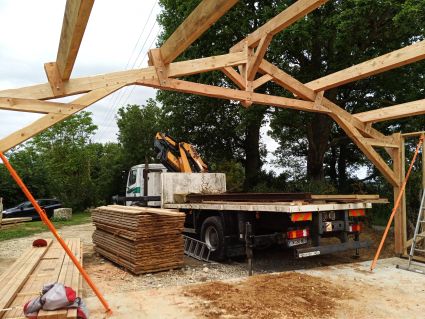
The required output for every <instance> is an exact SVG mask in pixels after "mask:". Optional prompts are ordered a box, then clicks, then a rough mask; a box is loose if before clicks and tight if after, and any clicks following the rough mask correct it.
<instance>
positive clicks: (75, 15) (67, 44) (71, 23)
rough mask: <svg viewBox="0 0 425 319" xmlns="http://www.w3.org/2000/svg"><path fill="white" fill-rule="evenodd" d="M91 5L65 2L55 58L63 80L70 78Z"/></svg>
mask: <svg viewBox="0 0 425 319" xmlns="http://www.w3.org/2000/svg"><path fill="white" fill-rule="evenodd" d="M93 4H94V0H67V1H66V7H65V14H64V17H63V23H62V32H61V37H60V41H59V48H58V54H57V57H56V63H57V68H58V70H59V73H60V74H61V78H62V79H63V80H68V79H69V78H70V76H71V72H72V69H73V68H74V63H75V60H76V59H77V54H78V50H79V49H80V44H81V41H82V40H83V35H84V31H85V30H86V26H87V23H88V21H89V17H90V13H91V10H92V8H93Z"/></svg>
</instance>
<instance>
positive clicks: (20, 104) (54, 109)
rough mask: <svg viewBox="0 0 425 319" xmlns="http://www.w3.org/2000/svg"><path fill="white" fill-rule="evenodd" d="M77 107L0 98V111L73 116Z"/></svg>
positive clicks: (65, 104)
mask: <svg viewBox="0 0 425 319" xmlns="http://www.w3.org/2000/svg"><path fill="white" fill-rule="evenodd" d="M77 107H79V106H78V105H73V104H68V103H57V102H46V101H39V100H32V99H19V98H5V97H0V109H1V110H8V111H20V112H32V113H41V114H48V113H56V114H73V112H74V110H75V108H77Z"/></svg>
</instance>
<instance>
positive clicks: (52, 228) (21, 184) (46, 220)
mask: <svg viewBox="0 0 425 319" xmlns="http://www.w3.org/2000/svg"><path fill="white" fill-rule="evenodd" d="M0 158H1V160H2V161H3V163H4V165H5V166H6V168H7V169H8V171H9V172H10V175H12V178H13V179H14V180H15V182H16V183H17V184H18V185H19V187H20V188H21V189H22V191H23V192H24V194H25V196H26V197H27V198H28V200H29V201H30V202H31V204H32V205H33V206H34V208H35V209H36V211H37V212H38V214H39V215H40V218H41V220H42V221H43V222H44V223H45V224H46V225H47V227H48V228H49V230H50V231H51V232H52V234H53V236H55V238H56V239H57V240H58V242H59V244H60V245H61V246H62V247H63V249H64V250H65V252H66V254H67V255H68V256H69V258H71V260H72V262H73V263H74V265H75V266H76V267H77V268H78V270H79V271H80V273H81V275H82V276H83V277H84V279H85V281H86V282H87V284H88V285H89V286H90V288H91V289H93V291H94V293H95V294H96V296H97V297H98V298H99V300H100V302H101V303H102V305H103V306H104V307H105V309H106V312H107V313H108V314H112V310H111V308H110V307H109V305H108V303H107V301H106V300H105V298H103V296H102V294H101V293H100V291H99V290H98V289H97V287H96V285H95V284H94V283H93V281H92V280H91V279H90V277H89V275H88V274H87V272H86V271H85V270H84V268H83V266H81V264H80V263H79V261H78V259H77V258H76V257H75V256H74V254H73V253H72V251H71V250H70V249H69V247H68V246H67V245H66V244H65V242H64V241H63V239H62V238H61V237H60V235H59V234H58V232H57V230H56V228H55V226H54V225H53V224H52V223H51V221H50V220H49V218H48V217H47V215H46V213H45V212H44V211H43V209H42V208H41V207H40V205H38V203H37V201H36V200H35V199H34V197H33V196H32V194H31V193H30V191H29V190H28V188H27V187H26V186H25V184H24V182H23V181H22V180H21V178H20V177H19V175H18V173H16V171H15V170H14V168H13V167H12V165H10V163H9V161H8V160H7V158H6V157H5V156H4V154H3V153H2V152H0Z"/></svg>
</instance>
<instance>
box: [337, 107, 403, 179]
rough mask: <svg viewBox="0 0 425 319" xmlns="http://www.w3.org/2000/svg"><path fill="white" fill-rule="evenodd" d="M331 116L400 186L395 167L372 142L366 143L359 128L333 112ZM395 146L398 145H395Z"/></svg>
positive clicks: (387, 176)
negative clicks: (392, 166) (386, 160)
mask: <svg viewBox="0 0 425 319" xmlns="http://www.w3.org/2000/svg"><path fill="white" fill-rule="evenodd" d="M331 117H332V118H333V119H334V120H335V122H337V123H338V125H339V126H341V128H342V129H343V130H344V131H345V133H346V134H347V135H348V136H349V137H350V138H351V139H352V140H353V142H354V143H355V144H356V145H357V147H358V148H359V149H360V150H361V151H362V152H363V154H365V155H366V156H367V158H368V159H369V160H370V161H371V162H372V163H373V164H374V165H375V166H376V168H377V169H378V170H379V171H380V172H381V173H382V175H384V177H385V178H386V179H387V181H388V182H390V183H391V185H393V186H398V184H399V182H400V181H399V179H398V178H397V176H396V174H395V172H394V170H393V169H391V168H390V167H389V166H388V164H387V163H386V162H385V161H384V160H383V159H382V157H381V155H379V154H378V152H376V151H375V149H374V148H373V147H372V145H371V144H370V143H365V142H364V139H363V136H362V134H360V132H359V130H358V129H357V128H356V127H354V126H353V125H352V124H351V123H350V122H349V121H347V120H346V119H344V118H342V117H340V116H338V115H336V114H331ZM394 147H395V148H397V147H398V145H394Z"/></svg>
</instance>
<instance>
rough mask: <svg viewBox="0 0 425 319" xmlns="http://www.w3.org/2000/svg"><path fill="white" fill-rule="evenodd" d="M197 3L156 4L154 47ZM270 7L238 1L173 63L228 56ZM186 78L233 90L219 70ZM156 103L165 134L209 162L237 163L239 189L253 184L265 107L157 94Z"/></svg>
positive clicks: (164, 0)
mask: <svg viewBox="0 0 425 319" xmlns="http://www.w3.org/2000/svg"><path fill="white" fill-rule="evenodd" d="M199 3H200V1H199V0H161V1H160V4H161V6H162V12H161V14H160V16H159V19H158V20H159V23H160V25H161V26H162V28H163V32H162V34H161V36H160V41H159V42H160V43H159V44H161V43H162V42H163V41H164V40H165V39H167V38H168V37H169V36H170V35H171V34H172V33H173V31H174V30H175V29H176V28H177V27H178V26H179V25H180V23H181V22H182V21H183V20H184V19H185V18H186V17H187V16H188V15H189V14H190V13H191V12H192V10H193V9H194V8H195V7H196V6H197V5H198V4H199ZM273 3H274V1H271V0H265V1H241V2H240V3H239V4H237V5H236V6H235V7H234V8H233V9H232V10H230V11H229V12H228V13H227V14H226V15H225V16H223V17H222V18H221V19H220V20H219V22H217V23H216V24H214V25H213V26H212V27H211V28H210V29H209V30H208V31H207V32H206V33H205V34H204V35H203V36H202V37H201V38H200V39H198V40H197V41H196V42H195V43H194V44H193V45H192V46H191V47H190V48H189V49H188V50H187V51H185V52H184V53H183V54H182V55H181V56H180V57H179V59H182V60H187V59H194V58H201V57H206V56H213V55H218V54H225V53H228V50H229V48H230V47H231V46H232V45H233V44H236V43H237V42H238V41H239V40H240V39H242V38H243V37H245V36H246V35H247V34H248V33H250V32H252V31H254V30H255V29H256V28H257V27H258V26H260V25H262V24H263V23H265V22H266V21H267V20H268V19H270V18H271V17H272V16H273V14H274V11H273V10H272V9H271V6H273ZM187 79H189V80H192V81H195V82H201V83H206V84H212V85H219V86H227V87H234V85H233V83H232V82H231V81H230V80H229V79H228V78H226V77H225V76H224V75H223V74H222V73H221V72H210V73H207V74H201V75H194V76H190V77H187ZM157 99H158V100H159V101H160V102H161V103H162V105H163V110H164V113H165V114H166V117H167V123H168V124H169V128H168V129H169V131H170V132H171V134H174V135H175V136H176V138H177V139H183V140H187V141H189V142H191V143H193V144H195V145H196V146H197V147H198V149H199V150H200V152H201V153H202V154H203V155H204V156H205V158H206V159H207V161H208V162H210V163H212V164H216V163H220V162H232V161H239V162H240V163H242V164H243V166H244V169H245V189H250V188H252V187H253V186H255V185H256V184H257V182H258V176H259V173H260V170H261V167H262V165H263V160H264V155H265V154H264V152H262V146H261V143H260V129H261V127H262V126H263V125H264V118H265V114H266V110H267V109H266V108H264V107H263V106H255V105H253V106H252V107H250V108H248V109H245V108H243V107H241V105H240V104H239V103H233V102H231V101H226V100H218V99H211V98H205V97H200V96H194V95H193V96H192V95H184V94H181V93H175V92H166V91H160V92H158V95H157Z"/></svg>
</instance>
